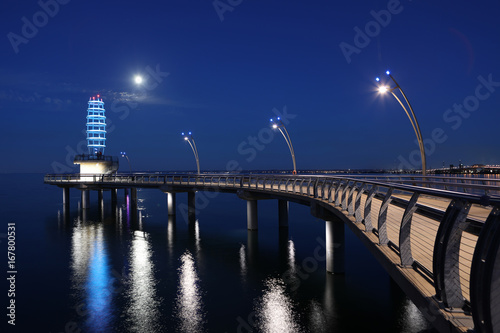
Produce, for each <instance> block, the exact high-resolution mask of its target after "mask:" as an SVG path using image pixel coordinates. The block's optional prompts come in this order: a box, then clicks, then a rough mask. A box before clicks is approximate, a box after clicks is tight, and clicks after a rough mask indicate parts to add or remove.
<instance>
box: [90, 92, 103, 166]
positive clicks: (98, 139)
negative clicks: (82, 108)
mask: <svg viewBox="0 0 500 333" xmlns="http://www.w3.org/2000/svg"><path fill="white" fill-rule="evenodd" d="M105 112H106V110H105V109H104V102H103V101H102V98H101V99H99V95H97V99H96V98H95V97H92V98H90V99H89V102H88V108H87V147H88V149H89V155H98V156H101V155H104V148H106V115H105Z"/></svg>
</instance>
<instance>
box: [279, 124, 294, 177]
mask: <svg viewBox="0 0 500 333" xmlns="http://www.w3.org/2000/svg"><path fill="white" fill-rule="evenodd" d="M282 127H283V130H285V133H286V135H285V133H283V131H282V130H281V127H279V128H278V129H279V130H280V132H281V134H283V137H284V138H285V141H286V143H287V145H288V149H290V154H291V155H292V162H293V171H294V173H296V172H297V165H296V163H295V151H294V149H293V145H292V139H291V138H290V135H289V134H288V131H287V130H286V127H285V126H284V125H283V126H282Z"/></svg>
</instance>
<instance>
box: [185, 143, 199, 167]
mask: <svg viewBox="0 0 500 333" xmlns="http://www.w3.org/2000/svg"><path fill="white" fill-rule="evenodd" d="M186 141H187V142H188V143H189V145H190V146H191V149H192V150H193V154H194V158H195V160H196V167H197V169H198V174H199V173H200V161H199V159H198V154H197V151H196V149H195V146H193V144H192V143H191V140H186ZM193 143H194V141H193Z"/></svg>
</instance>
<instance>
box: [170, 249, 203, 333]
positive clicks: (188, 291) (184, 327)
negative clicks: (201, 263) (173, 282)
mask: <svg viewBox="0 0 500 333" xmlns="http://www.w3.org/2000/svg"><path fill="white" fill-rule="evenodd" d="M180 261H181V267H180V268H179V287H178V290H177V300H176V314H177V316H178V319H179V321H180V325H179V330H180V331H181V332H189V333H191V332H202V331H203V318H204V313H203V304H202V296H201V291H200V288H199V286H198V283H199V278H198V274H197V273H196V267H195V262H194V259H193V256H192V255H191V253H190V252H189V251H186V252H184V254H183V255H182V256H181V258H180Z"/></svg>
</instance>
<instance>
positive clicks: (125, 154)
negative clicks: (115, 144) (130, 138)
mask: <svg viewBox="0 0 500 333" xmlns="http://www.w3.org/2000/svg"><path fill="white" fill-rule="evenodd" d="M120 155H122V157H125V158H126V159H127V162H128V168H129V169H130V173H132V167H131V166H130V159H129V158H128V156H127V153H126V152H124V151H122V152H120Z"/></svg>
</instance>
